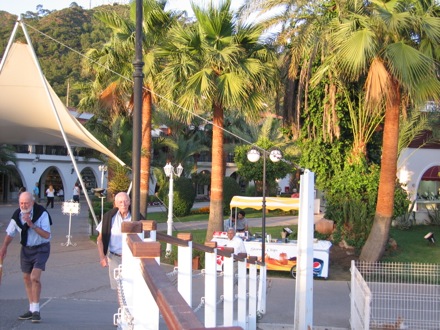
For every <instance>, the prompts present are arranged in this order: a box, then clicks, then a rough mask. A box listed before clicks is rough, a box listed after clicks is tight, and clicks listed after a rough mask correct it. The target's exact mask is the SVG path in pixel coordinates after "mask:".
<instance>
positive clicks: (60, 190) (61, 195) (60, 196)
mask: <svg viewBox="0 0 440 330" xmlns="http://www.w3.org/2000/svg"><path fill="white" fill-rule="evenodd" d="M57 196H58V200H59V201H60V202H64V190H63V188H60V189H59V190H58V192H57Z"/></svg>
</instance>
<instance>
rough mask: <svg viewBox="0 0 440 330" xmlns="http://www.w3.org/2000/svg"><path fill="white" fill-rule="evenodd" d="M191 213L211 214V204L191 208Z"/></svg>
mask: <svg viewBox="0 0 440 330" xmlns="http://www.w3.org/2000/svg"><path fill="white" fill-rule="evenodd" d="M191 214H209V206H205V207H201V208H199V209H196V210H191Z"/></svg>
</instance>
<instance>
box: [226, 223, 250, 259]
mask: <svg viewBox="0 0 440 330" xmlns="http://www.w3.org/2000/svg"><path fill="white" fill-rule="evenodd" d="M225 246H226V247H230V248H234V254H235V255H238V254H239V253H246V247H245V246H244V243H243V240H242V239H241V238H240V237H238V236H236V235H235V229H234V228H232V227H231V228H229V229H228V240H227V241H226V244H225Z"/></svg>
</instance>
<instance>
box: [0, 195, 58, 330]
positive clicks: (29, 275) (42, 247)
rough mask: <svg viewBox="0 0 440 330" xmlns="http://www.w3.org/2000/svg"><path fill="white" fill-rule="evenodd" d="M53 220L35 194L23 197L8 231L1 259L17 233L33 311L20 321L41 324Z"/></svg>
mask: <svg viewBox="0 0 440 330" xmlns="http://www.w3.org/2000/svg"><path fill="white" fill-rule="evenodd" d="M50 225H51V219H50V216H49V213H48V212H47V211H46V209H45V208H44V207H43V206H41V205H39V204H35V203H34V198H33V196H32V193H31V192H29V191H25V192H23V193H21V194H20V208H18V209H17V210H16V211H15V212H14V214H13V215H12V219H11V221H10V222H9V225H8V227H7V228H6V233H7V235H6V237H5V240H4V242H3V246H2V247H1V249H0V260H4V258H5V257H6V253H7V251H8V246H9V244H10V243H11V242H12V240H13V238H14V237H15V236H16V234H17V233H19V234H20V237H21V241H20V243H21V245H22V247H21V253H20V265H21V271H22V272H23V280H24V286H25V289H26V294H27V297H28V300H29V311H27V312H26V313H24V314H23V315H20V316H19V317H18V319H19V320H32V323H38V322H40V321H41V317H40V294H41V281H40V278H41V273H42V272H43V271H44V270H45V269H46V262H47V260H48V259H49V255H50V239H51V234H50Z"/></svg>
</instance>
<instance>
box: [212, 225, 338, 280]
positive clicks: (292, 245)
mask: <svg viewBox="0 0 440 330" xmlns="http://www.w3.org/2000/svg"><path fill="white" fill-rule="evenodd" d="M227 240H228V238H227V234H226V232H215V233H214V235H213V239H212V241H213V242H217V246H218V247H219V248H220V249H221V248H222V247H223V246H225V245H226V242H227ZM265 245H266V246H265V248H266V254H265V262H266V266H267V270H278V271H287V272H290V274H291V275H292V277H293V278H296V262H297V259H296V258H297V255H298V245H297V241H296V240H288V241H287V243H285V241H284V240H283V239H278V240H271V241H270V242H266V244H265ZM244 246H245V248H246V253H247V254H248V256H255V257H257V258H258V259H261V238H257V239H254V238H250V239H249V240H245V241H244ZM331 246H332V243H331V242H329V241H322V240H315V241H314V244H313V276H315V277H322V278H328V267H329V254H330V248H331ZM217 264H218V266H219V268H218V270H221V267H222V265H223V257H221V256H218V260H217Z"/></svg>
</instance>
